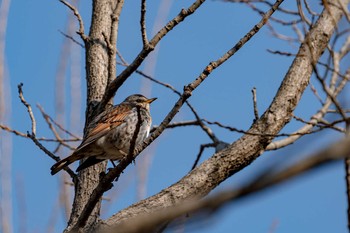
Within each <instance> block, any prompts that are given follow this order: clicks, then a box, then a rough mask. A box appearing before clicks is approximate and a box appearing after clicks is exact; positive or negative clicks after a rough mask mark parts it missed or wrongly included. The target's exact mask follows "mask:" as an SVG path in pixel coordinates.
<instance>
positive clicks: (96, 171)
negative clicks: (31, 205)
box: [66, 0, 116, 232]
mask: <svg viewBox="0 0 350 233" xmlns="http://www.w3.org/2000/svg"><path fill="white" fill-rule="evenodd" d="M115 5H116V2H115V1H113V0H94V1H93V9H92V19H91V27H90V33H89V37H88V38H87V40H86V41H85V48H86V83H87V107H86V113H85V114H86V122H85V127H86V125H87V124H88V123H89V122H90V121H91V120H92V119H93V117H94V115H95V114H97V113H96V112H94V110H95V109H96V106H97V105H98V104H99V102H100V101H101V99H102V96H103V94H104V92H105V90H106V87H107V85H108V79H109V78H108V77H109V73H108V72H109V56H108V52H109V51H108V45H107V43H106V41H105V37H104V35H105V36H106V37H107V38H109V36H110V34H111V28H112V17H111V15H112V13H113V9H114V7H115ZM84 134H86V131H85V132H84ZM105 168H106V162H104V163H99V164H97V165H95V166H92V167H90V168H87V169H84V170H82V171H81V172H80V173H79V174H78V179H77V181H76V185H75V196H74V201H73V207H72V212H71V215H70V219H69V222H68V226H67V228H66V232H68V231H69V230H70V229H71V228H72V227H73V226H74V225H75V223H76V221H77V219H78V217H79V215H80V213H81V211H82V210H83V209H84V207H85V204H86V202H87V201H88V199H89V197H90V195H91V193H92V191H93V190H94V189H95V187H96V186H97V184H98V183H99V181H100V177H99V176H100V173H101V172H103V171H105ZM100 208H101V201H100V202H99V203H98V204H97V205H96V206H95V208H94V211H93V212H92V214H91V215H90V217H89V219H88V220H87V222H86V225H85V227H84V230H83V232H87V231H88V230H89V229H91V228H92V226H93V225H94V224H96V222H97V221H98V220H99V216H100Z"/></svg>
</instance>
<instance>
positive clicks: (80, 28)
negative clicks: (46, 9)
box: [59, 0, 89, 42]
mask: <svg viewBox="0 0 350 233" xmlns="http://www.w3.org/2000/svg"><path fill="white" fill-rule="evenodd" d="M59 1H60V2H61V3H63V4H64V5H66V6H67V7H68V8H69V9H70V10H71V11H72V12H73V14H74V15H75V16H76V17H77V19H78V22H79V31H77V33H78V35H80V37H81V39H82V40H83V41H84V42H86V41H87V40H88V39H89V38H88V36H86V35H85V32H84V22H83V18H82V17H81V15H80V14H79V11H78V10H77V8H75V7H74V6H73V5H71V4H70V3H68V2H66V1H65V0H59Z"/></svg>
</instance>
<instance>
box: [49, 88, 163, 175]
mask: <svg viewBox="0 0 350 233" xmlns="http://www.w3.org/2000/svg"><path fill="white" fill-rule="evenodd" d="M156 99H157V98H152V99H147V98H146V97H144V96H143V95H139V94H136V95H131V96H129V97H127V98H126V99H125V100H124V101H123V102H122V103H120V104H119V105H116V106H114V107H113V108H111V109H108V110H106V111H104V112H102V113H101V114H99V115H98V116H97V117H95V118H94V120H93V121H92V122H91V123H90V124H89V125H88V127H87V132H88V133H87V135H86V137H85V138H84V139H83V141H82V143H81V144H80V145H79V146H78V147H77V149H76V150H75V151H74V152H73V153H72V154H71V155H70V156H68V157H67V158H65V159H63V160H61V161H59V162H57V163H56V164H54V165H53V166H52V167H51V175H54V174H56V173H57V172H59V171H60V170H62V169H63V168H64V167H66V166H68V165H69V164H71V163H73V162H75V161H77V160H80V159H84V161H83V162H82V163H81V164H80V166H79V167H78V168H77V170H76V171H77V172H78V171H80V170H82V169H85V168H87V167H90V166H92V165H94V164H97V163H99V162H101V161H104V160H106V159H110V160H112V161H113V160H121V159H123V158H124V157H126V156H127V155H128V154H129V153H132V152H133V151H130V149H131V150H133V149H134V148H136V147H137V145H139V144H140V143H142V142H143V140H144V139H145V138H146V137H147V136H148V135H149V131H150V128H151V123H152V118H151V115H150V103H152V102H153V101H154V100H156Z"/></svg>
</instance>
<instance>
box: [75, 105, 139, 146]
mask: <svg viewBox="0 0 350 233" xmlns="http://www.w3.org/2000/svg"><path fill="white" fill-rule="evenodd" d="M131 111H132V107H131V106H130V105H125V104H121V105H117V106H115V107H113V108H112V109H110V110H107V111H105V112H102V113H101V114H100V115H98V116H97V117H96V118H95V119H94V120H93V121H92V122H91V123H90V124H89V126H88V134H87V136H86V137H85V139H84V140H83V142H82V143H81V144H80V146H79V147H78V148H77V150H76V151H78V150H81V149H83V148H84V147H86V146H87V145H90V144H91V143H92V142H94V141H96V140H97V139H99V138H101V137H103V136H105V135H106V134H107V133H108V132H109V131H110V130H111V129H113V128H115V127H117V126H119V125H120V124H122V123H123V122H124V120H125V118H126V116H127V115H129V114H130V112H131Z"/></svg>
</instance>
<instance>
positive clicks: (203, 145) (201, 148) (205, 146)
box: [190, 143, 216, 171]
mask: <svg viewBox="0 0 350 233" xmlns="http://www.w3.org/2000/svg"><path fill="white" fill-rule="evenodd" d="M215 146H216V145H215V143H208V144H202V145H200V147H199V152H198V154H197V156H196V160H195V161H194V163H193V165H192V168H191V170H190V171H192V170H193V169H195V167H196V166H197V164H198V162H199V160H200V158H201V157H202V154H203V151H204V149H205V148H210V147H215Z"/></svg>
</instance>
